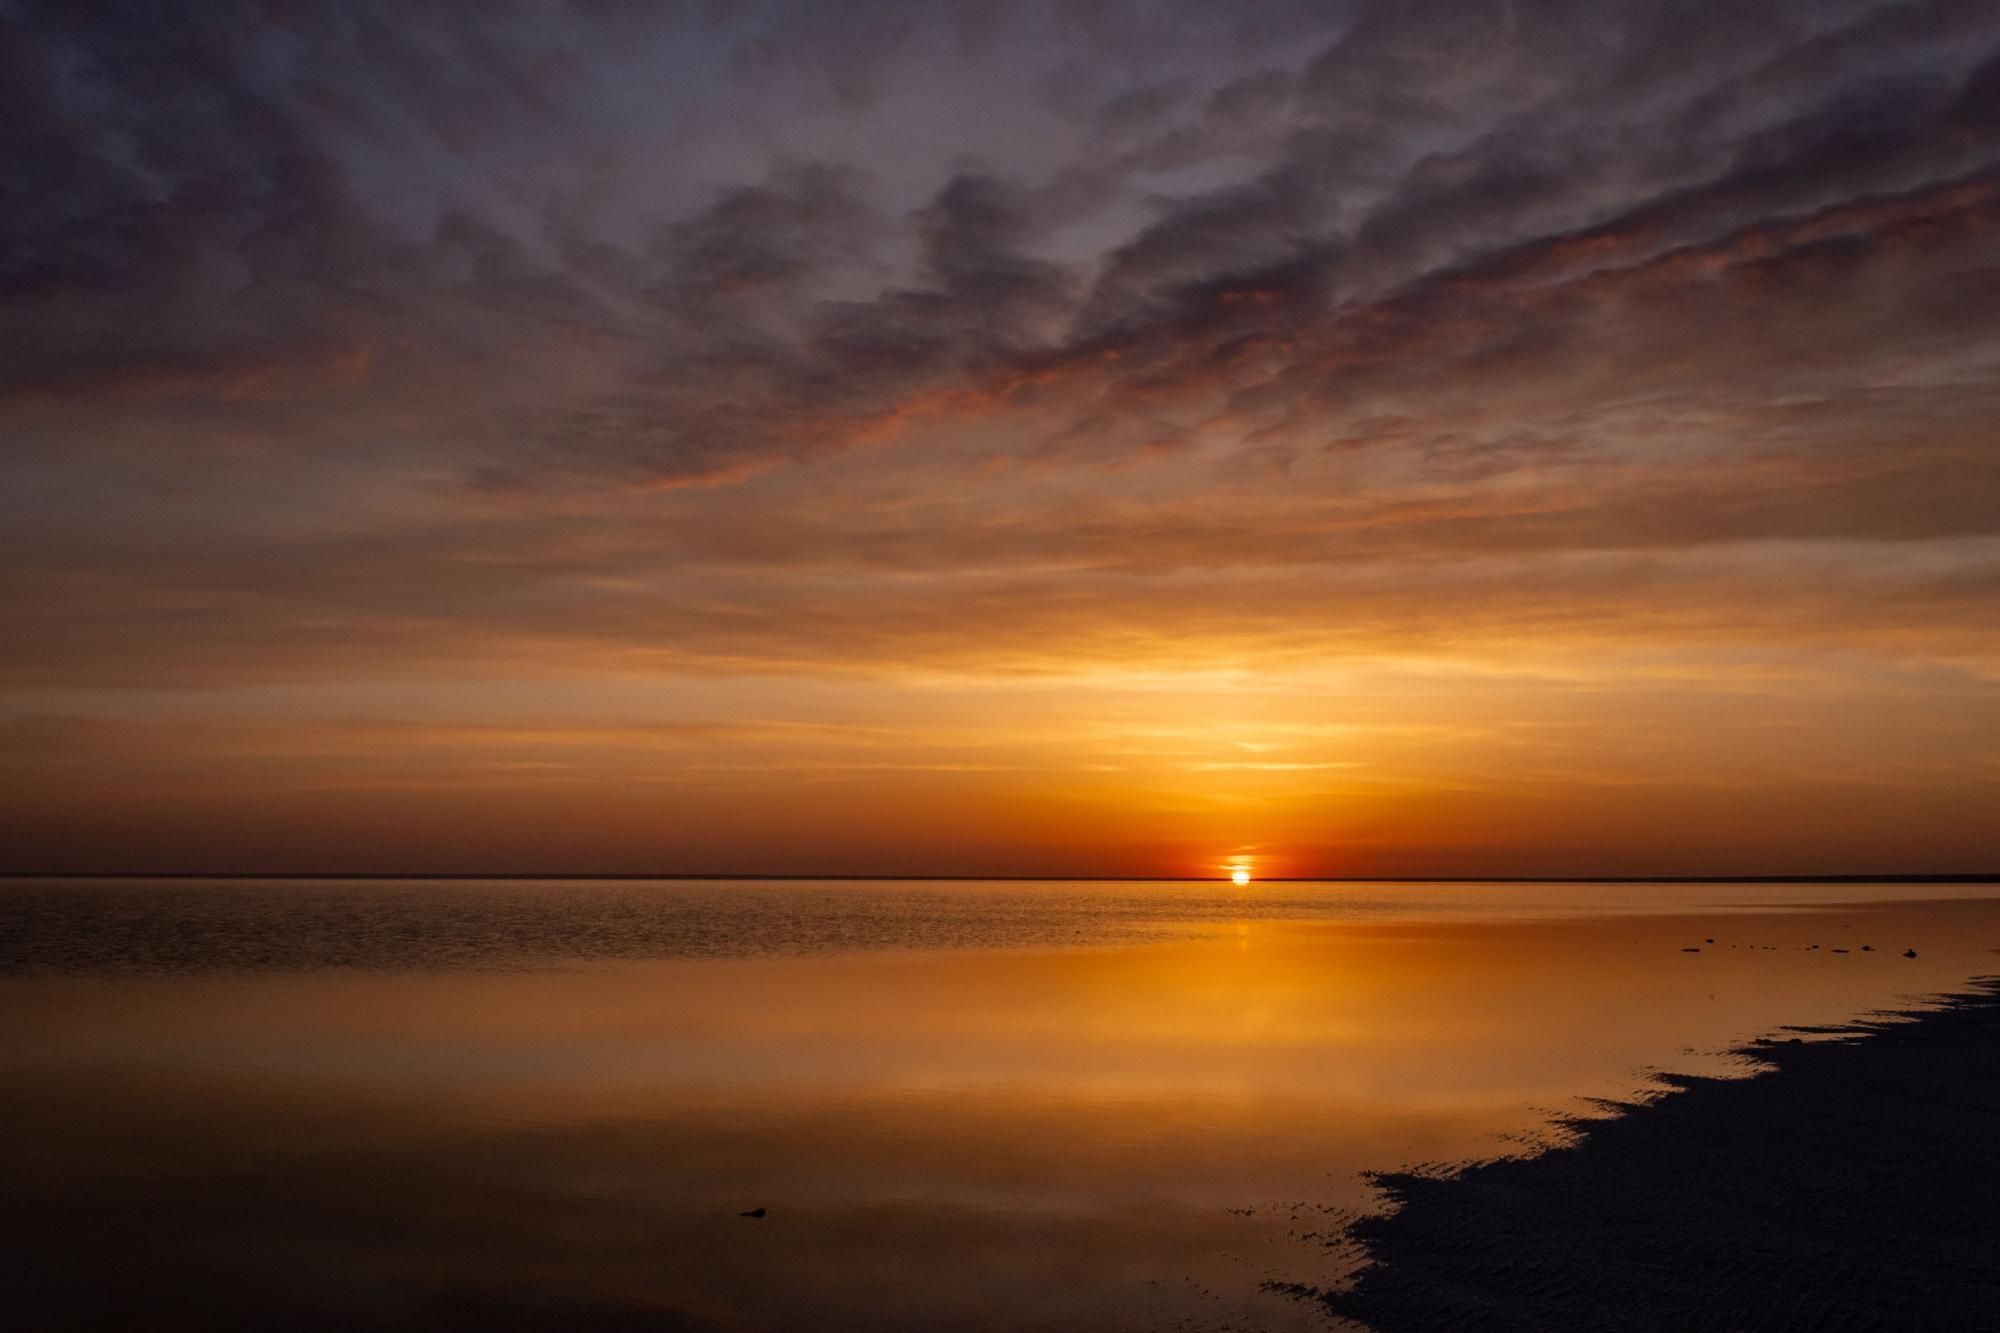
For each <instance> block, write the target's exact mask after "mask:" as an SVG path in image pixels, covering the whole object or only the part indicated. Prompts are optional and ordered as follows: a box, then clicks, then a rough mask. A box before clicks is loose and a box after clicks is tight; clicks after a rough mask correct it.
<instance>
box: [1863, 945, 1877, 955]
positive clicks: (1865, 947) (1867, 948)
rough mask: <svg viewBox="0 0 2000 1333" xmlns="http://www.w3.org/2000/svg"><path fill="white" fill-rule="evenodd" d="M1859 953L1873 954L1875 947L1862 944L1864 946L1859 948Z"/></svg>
mask: <svg viewBox="0 0 2000 1333" xmlns="http://www.w3.org/2000/svg"><path fill="white" fill-rule="evenodd" d="M1861 952H1863V953H1874V952H1875V946H1874V945H1872V944H1864V945H1862V946H1861Z"/></svg>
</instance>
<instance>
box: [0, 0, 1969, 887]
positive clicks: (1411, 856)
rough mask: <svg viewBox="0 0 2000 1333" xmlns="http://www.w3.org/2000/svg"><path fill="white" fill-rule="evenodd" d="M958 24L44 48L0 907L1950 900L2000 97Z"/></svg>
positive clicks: (1482, 54) (654, 22)
mask: <svg viewBox="0 0 2000 1333" xmlns="http://www.w3.org/2000/svg"><path fill="white" fill-rule="evenodd" d="M976 8H977V7H968V8H964V9H961V8H959V7H956V6H951V5H935V6H925V7H921V8H914V9H911V10H910V11H909V12H908V13H906V14H904V15H903V18H902V19H901V20H898V21H896V22H889V21H888V20H887V19H886V18H884V19H883V21H882V22H880V23H878V22H876V21H875V20H874V19H872V18H871V19H868V20H866V21H863V20H856V21H855V23H854V24H853V25H852V27H851V28H849V27H845V26H843V27H841V28H840V29H839V30H837V31H836V30H833V29H829V28H828V27H827V25H826V24H825V23H823V22H813V21H811V15H810V13H805V12H794V10H793V9H791V8H788V7H787V6H786V5H785V4H782V3H776V2H775V0H774V2H773V3H770V4H753V5H747V6H743V7H741V9H740V12H739V11H732V15H733V16H730V17H727V18H722V17H716V16H710V17H709V18H707V19H700V20H697V19H696V18H692V17H689V16H686V15H681V16H674V15H669V14H666V13H664V12H663V13H661V14H659V15H656V16H636V17H635V16H628V17H627V18H626V19H625V20H618V21H614V20H613V19H612V18H611V17H610V16H609V15H598V14H595V13H591V12H585V11H584V10H577V11H575V12H571V11H564V12H563V15H562V17H561V18H560V19H558V18H555V17H552V16H550V15H542V16H541V17H540V18H535V17H534V16H532V15H530V14H528V13H527V11H525V10H523V11H519V12H517V11H515V10H513V9H509V8H507V7H504V6H503V7H500V8H498V9H496V10H495V12H494V13H493V14H492V15H491V16H489V18H488V20H486V21H485V23H484V25H483V26H482V27H480V29H479V30H478V31H477V32H474V31H473V30H471V29H469V28H466V27H464V26H462V25H459V26H455V25H452V24H449V23H446V22H445V21H444V20H443V19H441V18H438V17H434V16H425V15H416V14H404V13H398V12H389V11H385V12H384V13H383V14H382V15H381V16H379V21H377V22H373V23H371V24H366V25H358V26H355V25H349V26H346V27H342V26H340V25H322V24H319V23H318V22H317V20H316V19H314V18H313V17H312V16H311V15H308V14H306V13H304V12H303V11H302V12H301V13H299V14H297V15H270V16H266V17H264V18H262V19H259V20H257V21H256V22H246V23H233V22H232V23H228V24H224V23H221V22H220V21H219V20H217V21H215V22H214V23H211V22H210V21H209V20H206V19H188V20H186V21H184V22H183V21H180V20H176V22H175V23H174V24H171V25H167V24H165V20H162V21H161V22H162V24H163V25H165V26H162V27H161V28H160V29H159V30H158V31H154V30H152V29H151V28H150V27H149V26H148V25H149V23H150V20H138V19H133V18H130V17H127V18H125V19H120V20H107V19H98V18H94V17H93V16H91V15H88V14H83V13H80V12H79V13H71V14H62V13H57V12H53V11H52V12H51V13H50V14H47V15H44V16H42V17H40V18H38V19H36V20H34V23H36V24H38V25H40V26H41V27H42V28H44V29H46V31H41V32H38V33H37V34H36V37H37V40H36V41H33V42H30V43H28V44H27V46H26V47H24V49H25V50H27V51H29V52H30V55H28V56H24V60H27V61H28V64H29V65H30V66H32V69H30V70H27V73H32V74H33V75H34V77H32V78H30V77H27V76H26V74H24V76H23V78H22V79H21V80H19V81H18V87H19V89H20V90H21V91H19V93H18V98H19V101H20V105H19V106H18V107H16V108H15V113H14V114H11V115H9V116H7V117H0V123H4V124H5V126H7V128H5V129H0V136H6V135H11V136H13V137H12V138H4V137H0V147H5V148H6V149H7V150H8V151H9V154H10V160H14V161H19V162H22V163H25V164H26V165H25V166H24V167H23V168H22V170H21V172H20V173H19V178H20V186H19V188H21V189H24V190H27V191H29V193H30V194H32V195H33V197H34V198H35V200H36V205H35V207H33V208H23V209H17V210H13V211H11V212H7V213H4V214H0V243H3V244H0V253H5V254H8V255H11V256H15V258H14V259H11V260H9V261H7V263H8V264H10V265H11V267H0V292H4V293H5V295H6V300H5V301H4V302H0V344H3V345H4V346H6V347H7V348H8V349H9V355H8V356H7V357H6V358H5V364H4V366H0V441H4V444H5V448H4V450H0V559H3V560H4V571H5V572H4V575H0V623H4V625H5V626H6V633H5V634H4V636H0V639H4V642H0V868H14V869H24V870H26V869H78V870H88V869H163V870H205V869H215V870H262V869H281V870H302V871H303V870H380V871H395V870H405V869H408V870H429V871H448V870H483V871H518V872H531V871H545V870H546V871H557V870H561V871H626V872H643V871H676V872H699V871H711V870H712V871H735V872H757V871H769V872H789V873H869V872H882V873H965V874H979V873H1020V874H1070V873H1074V874H1160V875H1184V874H1208V873H1218V872H1219V871H1220V870H1221V869H1222V867H1224V866H1225V865H1227V864H1230V863H1231V862H1232V861H1233V859H1235V858H1240V857H1248V858H1252V859H1254V862H1255V864H1256V866H1257V868H1258V870H1259V872H1260V873H1264V874H1286V875H1318V874H1336V875H1370V874H1397V875H1423V874H1501V875H1511V874H1544V873H1546V874H1589V873H1616V874H1647V873H1697V874H1698V873H1728V872H1745V873H1812V872H1843V871H1871V870H1902V871H1949V870H1965V869H1979V868H1991V867H1993V866H1996V865H2000V819H1995V818H1994V815H1993V812H1994V811H1995V810H1996V809H2000V461H1997V460H2000V452H1996V441H1995V435H1994V424H1993V423H1994V422H1995V421H2000V388H1996V385H2000V373H1996V372H2000V314H1996V312H2000V248H1996V240H1995V238H1996V236H2000V228H1996V223H1997V222H2000V21H1996V20H1995V19H1994V18H1993V16H1992V15H1990V14H1987V13H1983V12H1981V10H1980V7H1978V6H1969V7H1968V6H1959V7H1953V6H1941V7H1935V8H1934V9H1925V10H1921V11H1918V10H1912V9H1908V8H1907V7H1900V6H1891V5H1883V4H1874V3H1869V2H1868V0H1852V3H1842V4H1838V5H1825V4H1804V3H1799V4H1779V5H1775V6H1769V7H1764V6H1759V7H1753V8H1755V9H1756V10H1757V13H1756V14H1754V15H1752V14H1747V13H1739V12H1736V10H1735V9H1734V8H1733V7H1718V8H1717V9H1716V10H1715V12H1714V13H1713V14H1712V15H1711V16H1710V17H1709V18H1708V19H1707V20H1704V21H1703V22H1702V23H1691V22H1687V21H1684V20H1685V16H1684V15H1679V16H1677V15H1678V11H1674V10H1672V8H1671V7H1670V6H1669V7H1664V8H1662V7H1658V6H1652V5H1647V4H1639V5H1633V6H1629V7H1626V6H1621V7H1618V8H1617V10H1616V12H1612V11H1610V10H1606V11H1604V12H1603V13H1600V14H1596V15H1594V16H1590V17H1587V18H1586V17H1580V16H1579V15H1577V14H1566V13H1565V12H1563V11H1562V10H1561V7H1560V6H1544V5H1534V4H1519V5H1510V6H1499V7H1495V6H1486V5H1480V4H1475V3H1465V4H1447V5H1444V6H1442V7H1441V8H1440V10H1439V13H1440V14H1442V15H1444V16H1445V18H1446V19H1449V21H1444V20H1443V19H1436V16H1433V19H1434V20H1435V21H1433V20H1424V21H1422V22H1420V21H1419V17H1418V10H1413V9H1411V8H1410V7H1408V6H1397V5H1387V4H1381V5H1377V4H1367V3H1355V4H1351V5H1331V6H1329V5H1319V4H1315V5H1298V6H1292V5H1288V4H1282V3H1281V4H1274V5H1271V6H1268V7H1263V6H1260V7H1259V13H1258V15H1257V16H1255V17H1254V18H1252V17H1245V16H1233V17H1232V16H1230V15H1227V14H1225V13H1223V12H1222V11H1221V10H1219V9H1215V8H1213V7H1207V6H1186V7H1174V6H1168V7H1167V10H1166V11H1164V12H1166V13H1167V14H1168V15H1169V16H1170V17H1171V21H1163V20H1162V17H1161V13H1159V12H1155V11H1153V10H1149V9H1146V8H1145V7H1143V6H1122V5H1116V4H1114V5H1109V6H1103V7H1099V8H1093V9H1092V10H1091V11H1090V14H1089V15H1088V16H1085V15H1083V14H1082V13H1081V11H1078V10H1076V9H1075V8H1074V7H1064V6H1054V7H1039V6H1033V5H1030V6H1025V7H1022V8H1021V9H1020V10H1019V11H1018V12H1015V13H1011V14H1010V15H1009V16H1005V17H999V16H996V13H997V12H996V13H987V12H986V11H984V10H979V11H978V12H975V9H976ZM1419 8H1421V7H1419ZM893 9H894V6H885V7H883V14H884V15H887V14H889V12H890V11H891V10H893ZM872 12H873V11H871V13H872ZM24 69H26V67H24Z"/></svg>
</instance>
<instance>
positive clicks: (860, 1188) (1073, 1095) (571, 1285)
mask: <svg viewBox="0 0 2000 1333" xmlns="http://www.w3.org/2000/svg"><path fill="white" fill-rule="evenodd" d="M1994 893H1995V890H1994V889H1993V888H1992V887H1991V886H1965V887H1945V888H1941V887H1937V886H1921V887H1896V886H1879V885H1878V886H1856V885H1782V886H1771V885H1754V886H1720V885H1509V886H1466V885H1350V884H1341V885H1311V884H1261V885H1253V886H1251V887H1250V888H1249V889H1247V890H1237V889H1234V888H1232V887H1231V886H1227V885H1215V884H1184V883H1173V884H1146V883H1133V884H1104V883H1085V884H1056V883H1049V884H1025V883H1011V882H1000V883H976V882H963V883H901V882H897V883H867V882H853V881H831V882H826V883H804V882H535V881H411V882H339V881H290V882H288V881H222V882H209V881H17V882H14V883H11V884H7V885H4V886H0V967H4V969H5V979H4V980H0V1131H4V1132H6V1133H7V1135H8V1140H9V1142H10V1143H12V1144H15V1145H18V1147H17V1151H15V1152H13V1153H10V1154H9V1155H8V1156H7V1157H6V1158H5V1159H4V1161H0V1200H4V1203H0V1209H4V1211H0V1227H4V1229H5V1231H6V1236H5V1241H6V1244H5V1252H6V1255H7V1258H6V1259H5V1260H0V1263H5V1264H6V1265H7V1266H8V1267H9V1268H11V1269H12V1270H13V1271H11V1272H9V1273H7V1274H6V1277H7V1280H8V1282H9V1285H10V1289H11V1290H12V1291H14V1292H17V1293H22V1294H23V1295H24V1299H25V1300H26V1301H27V1302H28V1304H27V1305H26V1306H25V1307H24V1308H27V1309H30V1310H32V1311H34V1312H35V1314H36V1320H35V1322H36V1325H37V1326H40V1327H113V1326H124V1327H129V1326H133V1325H135V1324H136V1325H142V1326H146V1327H153V1328H215V1327H230V1326H239V1327H271V1326H286V1327H328V1328H333V1327H342V1328H346V1327H381V1328H391V1327H394V1328H404V1327H411V1328H414V1327H440V1326H463V1327H480V1328H492V1327H508V1326H522V1327H526V1326H552V1325H560V1326H568V1327H582V1328H589V1327H638V1328H644V1327H664V1328H717V1329H762V1328H790V1327H811V1328H843V1327H845V1328H908V1329H919V1328H936V1327H940V1326H955V1327H971V1328H996V1329H997V1328H1021V1327H1034V1328H1049V1329H1069V1328H1075V1329H1084V1328H1091V1329H1100V1328H1161V1327H1185V1328H1190V1329H1195V1328H1223V1327H1228V1326H1231V1325H1235V1326H1237V1327H1242V1326H1245V1325H1249V1326H1254V1327H1262V1328H1311V1327H1320V1326H1323V1320H1322V1319H1321V1318H1320V1316H1318V1314H1317V1313H1316V1312H1315V1311H1314V1310H1312V1309H1310V1308H1308V1307H1305V1306H1301V1305H1299V1304H1297V1303H1295V1302H1291V1301H1288V1300H1286V1299H1285V1298H1284V1297H1282V1296H1280V1295H1276V1294H1273V1293H1271V1292H1269V1291H1267V1290H1265V1289H1264V1288H1263V1284H1264V1283H1266V1282H1270V1281H1306V1282H1325V1281H1329V1280H1332V1279H1334V1278H1336V1277H1337V1276H1338V1275H1339V1274H1340V1272H1341V1271H1342V1266H1343V1264H1344V1262H1345V1257H1344V1255H1343V1253H1342V1252H1341V1251H1339V1250H1338V1249H1329V1248H1327V1246H1326V1244H1325V1239H1326V1237H1327V1236H1328V1235H1330V1234H1331V1233H1332V1232H1333V1230H1334V1228H1335V1227H1336V1225H1337V1223H1338V1220H1339V1218H1340V1217H1341V1216H1342V1215H1343V1210H1347V1209H1352V1208H1355V1207H1361V1206H1366V1204H1367V1203H1368V1201H1369V1197H1370V1196H1369V1193H1368V1190H1367V1188H1366V1186H1365V1185H1364V1184H1363V1183H1362V1181H1361V1180H1360V1179H1359V1174H1358V1173H1359V1172H1361V1171H1362V1170H1364V1169H1367V1168H1373V1167H1385V1166H1398V1165H1406V1164H1409V1163H1412V1162H1422V1161H1449V1160H1457V1159H1461V1158H1465V1157H1469V1156H1487V1155H1492V1154H1494V1153H1496V1152H1501V1151H1506V1150H1509V1149H1510V1148H1512V1147H1515V1146H1518V1145H1519V1144H1520V1143H1521V1142H1523V1141H1524V1140H1532V1139H1533V1138H1534V1137H1535V1136H1536V1135H1538V1134H1539V1133H1540V1132H1541V1129H1542V1126H1543V1125H1544V1124H1545V1122H1546V1121H1547V1119H1548V1117H1549V1116H1550V1115H1552V1114H1559V1113H1565V1112H1571V1111H1574V1110H1577V1109H1579V1108H1580V1107H1581V1106H1582V1105H1583V1103H1582V1102H1580V1101H1579V1100H1578V1099H1579V1098H1582V1097H1589V1096H1625V1095H1630V1094H1631V1093H1633V1092H1634V1091H1637V1090H1639V1089H1641V1088H1642V1087H1643V1086H1644V1085H1645V1082H1646V1079H1647V1077H1648V1071H1649V1070H1652V1069H1656V1068H1659V1067H1671V1068H1674V1069H1679V1070H1696V1071H1698V1070H1704V1069H1720V1068H1724V1067H1725V1062H1724V1060H1723V1059H1722V1058H1721V1057H1720V1056H1719V1054H1718V1053H1719V1052H1721V1051H1723V1050H1724V1049H1725V1048H1727V1047H1728V1046H1730V1045H1732V1044H1733V1043H1734V1042H1736V1041H1738V1040H1741V1039H1742V1038H1744V1037H1747V1036H1749V1035H1752V1034H1754V1033H1756V1032H1761V1031H1767V1030H1769V1029H1770V1028H1772V1027H1774V1026H1777V1025H1779V1024H1784V1023H1817V1022H1831V1021H1837V1020H1840V1019H1845V1018H1848V1017H1851V1016H1853V1015H1855V1014H1857V1013H1860V1012H1863V1011H1865V1010H1868V1009H1871V1008H1878V1007H1881V1006H1884V1005H1890V1004H1895V1003H1899V1002H1901V1001H1902V1000H1903V999H1905V998H1906V997H1913V996H1920V995H1922V994H1925V993H1929V992H1934V991H1937V990H1941V989H1947V988H1950V987H1952V986H1956V985H1958V984H1960V983H1962V982H1963V981H1964V980H1965V979H1966V978H1967V977H1969V976H1972V975H1975V974H1978V973H1982V972H1990V971H1993V970H1996V969H1995V963H1996V961H2000V960H1996V959H1995V958H1994V956H1993V953H1992V950H1993V949H1994V948H1995V947H1996V946H2000V902H1996V901H1995V899H1994V897H1993V895H1994ZM1711 941H1712V942H1711ZM1815 945H1817V946H1818V947H1817V948H1815V947H1812V946H1815ZM1863 945H1867V946H1870V947H1869V949H1868V950H1866V951H1864V950H1863V948H1862V946H1863ZM1909 948H1914V949H1915V950H1916V951H1917V957H1916V958H1914V959H1911V958H1905V957H1903V956H1902V953H1903V951H1904V950H1905V949H1909ZM1688 949H1696V950H1699V952H1694V953H1690V952H1684V950H1688ZM1836 950H1845V952H1836ZM754 1207H763V1208H766V1209H767V1210H768V1212H767V1215H766V1216H765V1217H764V1218H763V1219H761V1220H750V1219H745V1218H741V1217H739V1216H738V1215H737V1214H738V1213H739V1212H741V1211H743V1210H746V1209H750V1208H754Z"/></svg>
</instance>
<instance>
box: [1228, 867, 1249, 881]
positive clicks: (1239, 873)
mask: <svg viewBox="0 0 2000 1333" xmlns="http://www.w3.org/2000/svg"><path fill="white" fill-rule="evenodd" d="M1229 882H1230V883H1232V884H1236V885H1238V886H1241V885H1244V884H1248V883H1249V882H1250V872H1249V871H1248V870H1247V869H1245V868H1244V867H1242V866H1237V867H1236V868H1235V869H1234V870H1232V871H1230V872H1229Z"/></svg>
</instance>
